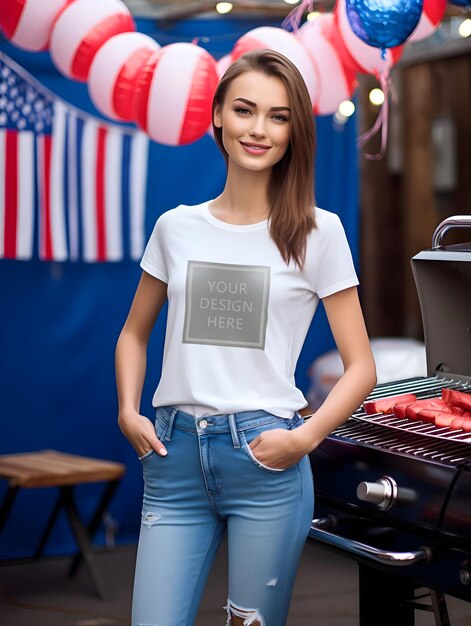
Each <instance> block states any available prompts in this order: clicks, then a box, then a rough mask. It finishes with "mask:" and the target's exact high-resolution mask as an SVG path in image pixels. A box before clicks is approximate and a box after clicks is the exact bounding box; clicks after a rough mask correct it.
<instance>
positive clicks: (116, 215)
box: [105, 128, 123, 261]
mask: <svg viewBox="0 0 471 626" xmlns="http://www.w3.org/2000/svg"><path fill="white" fill-rule="evenodd" d="M122 139H123V134H122V133H121V132H120V131H119V129H118V128H111V129H110V130H109V131H108V133H107V136H106V167H105V185H106V191H105V211H106V216H105V220H106V227H105V228H106V258H107V259H108V260H109V261H120V260H121V259H122V258H123V227H122V217H121V216H122V200H121V179H122V172H121V169H122V163H123V150H122ZM118 173H119V175H118Z"/></svg>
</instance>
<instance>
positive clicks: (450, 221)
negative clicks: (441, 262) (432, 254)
mask: <svg viewBox="0 0 471 626" xmlns="http://www.w3.org/2000/svg"><path fill="white" fill-rule="evenodd" d="M452 228H471V217H470V216H469V215H451V216H450V217H447V218H446V219H445V220H443V222H440V224H439V225H438V226H437V228H436V229H435V232H434V233H433V236H432V248H433V249H434V250H435V249H437V248H441V247H442V246H443V239H444V238H445V235H446V234H447V232H448V231H449V230H451V229H452Z"/></svg>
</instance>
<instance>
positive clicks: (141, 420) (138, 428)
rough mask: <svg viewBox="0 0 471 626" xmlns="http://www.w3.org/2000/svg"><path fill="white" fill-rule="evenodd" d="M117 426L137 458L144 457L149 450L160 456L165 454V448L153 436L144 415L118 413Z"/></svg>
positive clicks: (154, 435) (151, 425) (152, 430)
mask: <svg viewBox="0 0 471 626" xmlns="http://www.w3.org/2000/svg"><path fill="white" fill-rule="evenodd" d="M118 425H119V428H120V429H121V432H122V433H123V435H124V436H125V437H126V438H127V439H128V440H129V442H130V443H131V445H132V446H133V448H134V449H135V451H136V452H137V455H138V456H139V457H141V456H144V455H145V454H147V452H150V450H155V451H156V452H157V454H160V455H161V456H165V455H166V454H167V450H166V448H165V446H164V445H163V443H162V442H161V441H159V439H158V438H157V435H156V434H155V429H154V426H153V424H152V422H151V421H150V420H149V419H148V418H147V417H145V415H140V414H139V413H138V412H137V411H133V412H131V413H126V414H122V413H120V414H119V416H118Z"/></svg>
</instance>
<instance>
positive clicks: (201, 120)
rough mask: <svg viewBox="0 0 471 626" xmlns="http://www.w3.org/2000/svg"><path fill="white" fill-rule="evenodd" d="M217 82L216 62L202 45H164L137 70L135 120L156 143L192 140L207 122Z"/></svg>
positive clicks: (205, 127)
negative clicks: (200, 46)
mask: <svg viewBox="0 0 471 626" xmlns="http://www.w3.org/2000/svg"><path fill="white" fill-rule="evenodd" d="M218 81H219V78H218V74H217V71H216V61H215V60H214V58H213V57H212V56H211V55H210V54H209V53H208V52H206V50H203V48H199V47H198V46H196V45H194V44H190V43H174V44H170V45H168V46H164V47H163V48H161V49H160V50H158V51H157V52H156V53H155V54H153V55H152V56H151V57H150V58H149V59H148V61H147V62H146V63H145V65H144V66H143V68H142V69H141V71H140V72H139V75H138V79H137V85H136V98H135V120H136V121H137V123H138V124H139V126H140V127H141V128H143V129H144V130H145V131H146V132H147V133H148V134H149V135H150V136H151V137H152V139H154V141H157V142H158V143H162V144H165V145H168V146H180V145H184V144H188V143H192V142H193V141H196V140H197V139H200V137H202V136H203V135H204V134H205V133H206V131H207V129H208V126H209V124H210V122H211V105H212V100H213V96H214V92H215V91H216V87H217V84H218Z"/></svg>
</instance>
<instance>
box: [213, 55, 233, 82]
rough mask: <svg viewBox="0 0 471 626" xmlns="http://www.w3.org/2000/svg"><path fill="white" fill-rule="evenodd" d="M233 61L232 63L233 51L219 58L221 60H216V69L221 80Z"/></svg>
mask: <svg viewBox="0 0 471 626" xmlns="http://www.w3.org/2000/svg"><path fill="white" fill-rule="evenodd" d="M231 63H232V54H231V53H229V54H226V55H224V56H223V57H221V58H220V59H219V61H217V62H216V71H217V73H218V76H219V80H221V78H222V77H223V76H224V73H225V71H226V70H227V68H228V67H229V65H230V64H231Z"/></svg>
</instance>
